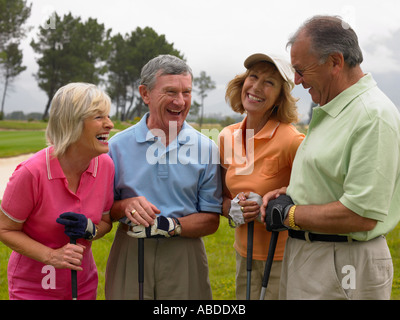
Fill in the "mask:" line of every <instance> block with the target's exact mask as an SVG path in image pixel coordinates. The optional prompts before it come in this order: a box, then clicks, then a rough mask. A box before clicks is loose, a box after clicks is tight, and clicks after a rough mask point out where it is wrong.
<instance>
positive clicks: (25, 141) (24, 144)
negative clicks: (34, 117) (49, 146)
mask: <svg viewBox="0 0 400 320" xmlns="http://www.w3.org/2000/svg"><path fill="white" fill-rule="evenodd" d="M45 147H46V139H45V133H44V132H43V131H0V158H4V157H12V156H17V155H20V154H26V153H33V152H37V151H39V150H40V149H43V148H45Z"/></svg>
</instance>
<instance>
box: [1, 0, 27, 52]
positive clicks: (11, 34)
mask: <svg viewBox="0 0 400 320" xmlns="http://www.w3.org/2000/svg"><path fill="white" fill-rule="evenodd" d="M31 9H32V4H30V5H29V6H28V5H27V1H26V0H0V52H1V51H3V50H4V48H5V46H6V45H8V44H9V42H11V41H13V42H16V40H20V39H22V38H24V37H25V35H26V33H27V32H28V31H29V29H30V28H29V27H25V26H24V24H25V22H26V21H27V20H28V18H29V17H30V15H31Z"/></svg>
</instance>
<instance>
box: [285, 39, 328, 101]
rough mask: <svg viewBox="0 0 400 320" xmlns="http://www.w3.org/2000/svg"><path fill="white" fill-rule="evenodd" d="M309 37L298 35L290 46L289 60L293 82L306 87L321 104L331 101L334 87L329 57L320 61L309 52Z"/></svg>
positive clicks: (313, 98) (312, 97)
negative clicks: (322, 61)
mask: <svg viewBox="0 0 400 320" xmlns="http://www.w3.org/2000/svg"><path fill="white" fill-rule="evenodd" d="M310 47H311V38H310V37H308V36H306V35H301V36H299V38H298V40H296V42H295V43H294V44H293V46H292V48H291V52H290V54H291V60H292V64H293V68H294V70H295V84H296V85H299V84H301V85H302V86H303V88H304V89H308V93H309V94H310V95H311V99H312V100H313V101H314V102H315V103H317V104H319V105H321V106H323V105H324V104H326V103H328V102H329V101H331V100H332V99H333V98H334V96H335V94H334V92H335V90H336V87H335V86H334V84H333V82H332V76H331V68H330V64H329V59H328V61H327V62H325V63H320V61H319V59H318V57H317V56H316V55H315V54H311V53H310V52H311V50H310Z"/></svg>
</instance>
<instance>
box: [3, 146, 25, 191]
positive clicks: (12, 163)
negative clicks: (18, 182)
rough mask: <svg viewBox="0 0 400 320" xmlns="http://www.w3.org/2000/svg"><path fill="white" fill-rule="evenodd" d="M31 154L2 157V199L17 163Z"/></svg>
mask: <svg viewBox="0 0 400 320" xmlns="http://www.w3.org/2000/svg"><path fill="white" fill-rule="evenodd" d="M31 156H32V154H24V155H20V156H18V157H11V158H0V199H2V198H3V193H4V190H5V189H6V186H7V183H8V180H9V179H10V177H11V175H12V173H13V172H14V170H15V168H16V167H17V165H19V164H20V163H21V162H22V161H25V160H26V159H28V158H29V157H31Z"/></svg>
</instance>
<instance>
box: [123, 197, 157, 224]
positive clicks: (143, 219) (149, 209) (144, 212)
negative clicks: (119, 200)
mask: <svg viewBox="0 0 400 320" xmlns="http://www.w3.org/2000/svg"><path fill="white" fill-rule="evenodd" d="M123 201H125V202H126V204H125V210H124V211H125V216H126V217H127V219H128V220H129V221H130V222H131V223H132V224H135V225H143V226H145V227H148V226H151V225H153V224H154V221H155V219H156V218H157V214H159V213H160V212H161V211H160V210H159V209H158V208H157V207H156V206H155V205H154V204H152V203H151V202H150V201H148V200H147V199H146V198H145V197H133V198H128V199H125V200H123ZM129 221H127V222H129Z"/></svg>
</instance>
